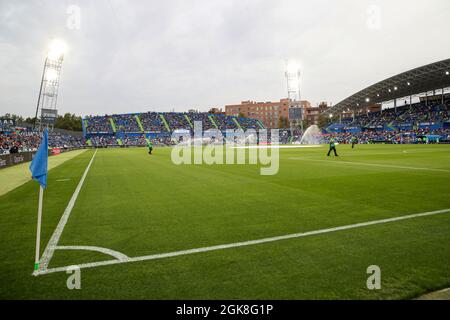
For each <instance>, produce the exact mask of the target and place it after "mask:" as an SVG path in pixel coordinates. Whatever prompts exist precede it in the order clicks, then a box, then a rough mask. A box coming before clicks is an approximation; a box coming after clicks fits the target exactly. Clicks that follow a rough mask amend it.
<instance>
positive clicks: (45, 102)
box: [35, 39, 67, 131]
mask: <svg viewBox="0 0 450 320" xmlns="http://www.w3.org/2000/svg"><path fill="white" fill-rule="evenodd" d="M66 49H67V47H66V44H65V43H64V42H63V41H61V40H58V39H55V40H53V41H52V42H51V44H50V46H49V50H48V52H47V56H46V57H45V62H44V70H43V72H42V79H41V86H40V89H39V97H38V101H37V105H36V114H35V119H36V123H35V128H36V127H37V126H39V131H41V130H42V126H43V125H46V126H47V127H48V126H49V125H51V126H52V127H53V124H54V123H55V121H56V118H57V116H58V112H57V109H56V103H57V101H58V89H59V81H60V76H61V67H62V62H63V60H64V53H65V52H66ZM39 110H40V111H41V113H40V115H39Z"/></svg>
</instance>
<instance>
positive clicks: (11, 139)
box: [0, 131, 86, 154]
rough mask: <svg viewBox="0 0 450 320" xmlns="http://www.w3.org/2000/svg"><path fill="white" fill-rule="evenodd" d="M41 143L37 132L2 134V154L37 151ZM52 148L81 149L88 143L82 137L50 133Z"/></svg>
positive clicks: (49, 142)
mask: <svg viewBox="0 0 450 320" xmlns="http://www.w3.org/2000/svg"><path fill="white" fill-rule="evenodd" d="M40 142H41V134H39V133H37V132H30V131H24V132H13V133H9V134H6V133H1V134H0V154H9V153H18V152H27V151H36V150H37V148H38V147H39V144H40ZM48 144H49V147H50V148H81V147H83V146H85V145H86V141H85V140H84V139H83V138H81V137H75V136H72V135H69V134H62V133H58V132H49V135H48Z"/></svg>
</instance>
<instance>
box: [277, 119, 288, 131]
mask: <svg viewBox="0 0 450 320" xmlns="http://www.w3.org/2000/svg"><path fill="white" fill-rule="evenodd" d="M278 128H279V129H286V128H289V121H288V119H287V118H285V117H279V118H278Z"/></svg>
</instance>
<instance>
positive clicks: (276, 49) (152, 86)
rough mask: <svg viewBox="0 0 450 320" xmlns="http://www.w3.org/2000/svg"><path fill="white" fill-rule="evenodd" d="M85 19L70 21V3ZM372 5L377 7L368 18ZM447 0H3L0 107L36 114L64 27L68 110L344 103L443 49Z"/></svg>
mask: <svg viewBox="0 0 450 320" xmlns="http://www.w3.org/2000/svg"><path fill="white" fill-rule="evenodd" d="M68 5H78V6H79V7H80V9H81V29H80V30H71V29H68V28H67V26H66V22H67V18H68V15H67V12H66V10H67V6H68ZM369 6H376V7H377V8H379V13H380V16H379V28H378V29H377V28H375V29H374V28H370V26H369V25H368V19H369V18H371V17H370V14H371V13H370V12H368V8H369ZM449 9H450V5H449V2H448V1H447V0H431V1H427V2H425V1H423V2H417V3H415V5H414V6H411V5H410V2H409V1H406V0H398V1H395V2H393V1H388V0H371V1H367V0H340V1H333V0H318V1H303V0H302V1H299V0H291V1H287V0H281V1H257V0H248V1H246V0H241V1H230V0H209V1H207V0H202V1H200V0H191V1H181V0H169V1H164V2H154V1H151V2H150V1H144V0H142V1H137V0H134V1H125V0H99V1H75V0H74V1H71V2H70V3H69V2H63V1H57V0H46V1H42V0H41V1H37V0H36V1H20V2H18V1H12V0H4V1H2V2H1V3H0V52H1V56H2V59H0V67H1V70H2V75H1V77H0V113H6V112H11V113H18V114H21V115H26V116H29V115H32V114H34V108H35V104H36V99H37V94H38V89H39V81H40V77H41V72H42V65H43V61H44V57H45V50H46V45H47V43H48V42H49V40H50V39H51V38H52V37H62V38H64V39H65V40H66V41H67V43H68V45H69V47H70V51H69V52H68V54H67V55H66V57H65V61H64V65H63V72H62V82H61V88H60V96H59V99H58V102H59V106H58V108H59V112H60V113H64V112H72V113H76V114H83V115H86V114H105V113H113V112H123V113H125V112H136V111H147V110H156V111H167V110H172V109H175V110H177V111H184V110H187V109H188V108H190V107H196V108H200V109H201V110H205V111H206V110H208V109H209V108H210V107H213V106H219V107H223V106H224V105H226V104H233V103H239V102H240V101H242V100H248V99H253V100H258V101H268V100H278V99H280V98H283V97H285V96H286V87H285V79H284V73H283V67H284V61H285V60H286V59H289V58H294V59H297V60H299V61H300V62H301V65H302V75H303V79H302V97H303V98H305V99H308V100H310V101H311V102H313V103H317V102H320V101H332V102H333V103H337V102H339V101H340V100H341V99H343V98H345V97H346V96H348V95H350V94H352V93H354V92H356V91H358V90H360V89H362V88H364V87H365V86H367V85H370V84H373V83H375V82H377V81H379V80H382V79H384V78H386V77H389V76H392V75H394V74H397V73H399V72H402V71H406V70H408V69H411V68H414V67H418V66H420V65H424V64H427V63H431V62H435V61H437V60H442V59H446V58H448V57H449V53H450V42H449V41H448V40H446V39H445V37H444V38H443V37H442V30H449V29H450V28H449V27H450V22H449V20H448V19H447V17H446V16H445V14H446V13H447V12H449Z"/></svg>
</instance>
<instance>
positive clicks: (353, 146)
mask: <svg viewBox="0 0 450 320" xmlns="http://www.w3.org/2000/svg"><path fill="white" fill-rule="evenodd" d="M351 140H352V149H354V148H355V144H356V138H355V137H352V139H351Z"/></svg>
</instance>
